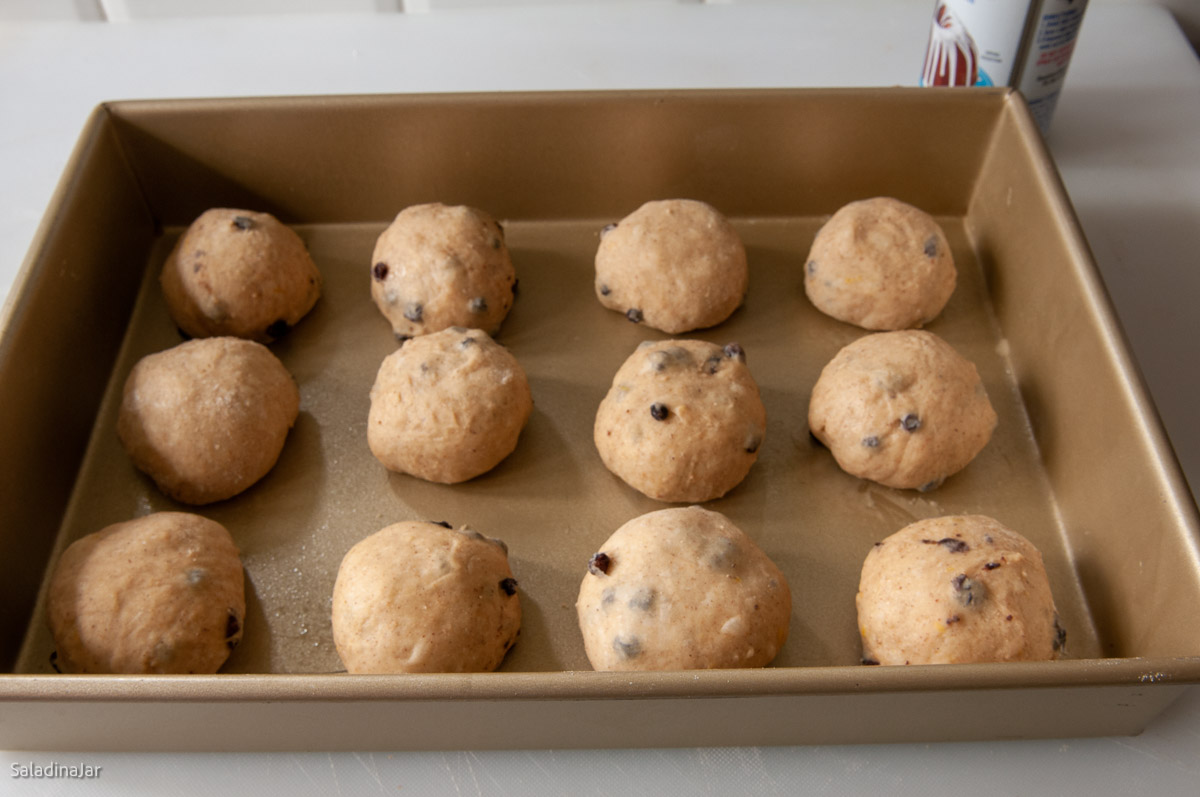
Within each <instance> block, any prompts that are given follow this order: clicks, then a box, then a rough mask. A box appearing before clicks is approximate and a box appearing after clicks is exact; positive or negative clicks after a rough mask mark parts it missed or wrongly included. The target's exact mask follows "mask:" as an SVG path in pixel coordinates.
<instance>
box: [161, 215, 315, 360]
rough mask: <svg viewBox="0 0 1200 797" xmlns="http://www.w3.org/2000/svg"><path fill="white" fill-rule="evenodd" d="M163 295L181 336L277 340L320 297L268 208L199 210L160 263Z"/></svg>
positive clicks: (305, 257) (304, 258)
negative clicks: (226, 336) (198, 214)
mask: <svg viewBox="0 0 1200 797" xmlns="http://www.w3.org/2000/svg"><path fill="white" fill-rule="evenodd" d="M160 281H161V283H162V289H163V295H164V296H165V297H166V301H167V309H168V310H169V311H170V313H171V317H172V318H173V319H174V320H175V323H176V324H177V325H178V326H179V328H180V330H182V331H183V332H184V333H186V334H187V335H189V336H191V337H193V338H208V337H217V336H222V335H233V336H235V337H239V338H249V339H251V340H257V341H259V342H260V343H270V342H271V341H273V340H275V339H276V338H279V337H281V336H282V335H284V334H285V333H287V332H288V330H290V329H291V328H292V327H293V326H295V325H296V324H297V323H298V322H299V321H300V319H301V318H303V317H304V316H305V315H306V314H307V313H308V311H309V310H311V309H312V307H313V305H314V304H316V302H317V299H318V297H320V295H321V274H320V272H318V271H317V267H316V264H314V263H313V261H312V257H310V256H309V254H308V250H307V249H305V247H304V242H303V241H301V240H300V236H298V235H297V234H296V233H295V232H294V231H292V229H291V228H289V227H286V226H284V225H283V224H281V223H280V222H279V221H278V220H277V219H276V218H275V217H274V216H272V215H271V214H269V213H255V212H254V211H251V210H234V209H230V208H213V209H211V210H207V211H205V212H204V213H202V214H201V215H200V217H199V218H197V219H196V220H195V221H194V222H192V224H191V226H190V227H188V229H187V231H186V232H184V234H183V235H182V236H181V237H180V239H179V240H178V241H177V242H176V244H175V248H174V249H172V250H171V254H170V255H168V256H167V261H166V263H165V264H163V270H162V275H161V277H160Z"/></svg>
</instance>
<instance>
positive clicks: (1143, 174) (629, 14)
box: [0, 0, 1200, 795]
mask: <svg viewBox="0 0 1200 797" xmlns="http://www.w3.org/2000/svg"><path fill="white" fill-rule="evenodd" d="M931 6H932V3H931V2H929V0H902V1H897V0H891V1H889V2H885V1H884V0H858V1H857V2H841V3H839V2H829V1H827V2H810V3H805V4H786V5H785V4H773V3H733V4H719V5H693V4H682V5H680V4H639V5H623V4H619V3H604V4H586V3H584V4H578V3H577V4H571V5H567V6H556V7H542V8H522V9H510V10H486V9H466V10H463V11H446V12H438V13H434V14H429V15H399V14H397V15H315V16H299V15H297V16H288V17H269V18H268V17H237V18H234V19H211V18H210V19H197V20H160V21H145V22H129V23H111V24H106V23H97V22H93V23H24V22H22V23H0V297H5V296H7V294H8V293H9V291H10V288H11V286H12V284H13V281H14V279H15V278H16V274H17V271H18V269H19V268H20V264H21V262H22V260H23V259H24V257H25V254H26V251H27V249H28V248H29V245H30V242H31V240H32V238H33V235H34V232H35V230H36V229H37V225H38V224H39V222H40V220H41V216H42V214H43V212H44V210H45V208H46V205H47V203H48V201H49V199H50V196H51V194H52V192H53V190H54V187H55V185H56V183H57V180H58V177H59V175H60V174H61V172H62V170H63V167H64V166H65V164H66V160H67V157H68V156H69V154H70V152H71V149H72V147H73V145H74V142H75V139H76V137H77V135H78V133H79V131H80V130H81V128H82V126H83V123H84V120H85V118H86V116H87V114H88V112H89V111H90V110H91V109H92V108H93V107H94V106H95V105H96V104H98V103H99V102H102V101H105V100H115V99H132V98H165V97H201V96H239V95H240V96H254V95H270V94H338V93H374V92H427V91H502V90H537V89H603V88H701V87H763V86H888V85H915V83H916V80H917V77H918V74H919V70H920V65H921V60H922V57H923V54H924V47H925V38H926V30H927V25H928V20H929V13H930V11H931ZM1048 143H1049V145H1050V149H1051V151H1052V153H1053V155H1054V157H1055V159H1056V161H1057V163H1058V166H1059V169H1060V171H1061V173H1062V177H1063V180H1064V182H1065V184H1066V186H1067V190H1068V192H1069V194H1070V197H1071V199H1072V202H1073V203H1074V205H1075V209H1076V212H1077V214H1078V216H1079V219H1080V221H1081V222H1082V225H1083V228H1084V231H1085V233H1086V235H1087V236H1088V239H1089V242H1090V244H1091V246H1092V249H1093V252H1094V254H1095V257H1096V260H1097V262H1098V264H1099V266H1100V270H1101V272H1102V273H1103V276H1104V278H1105V280H1106V283H1107V285H1108V286H1109V290H1110V292H1111V294H1112V296H1113V301H1114V303H1115V305H1116V307H1117V311H1118V314H1119V316H1120V318H1121V320H1122V323H1123V324H1124V327H1125V329H1126V333H1127V335H1128V338H1129V340H1130V343H1131V345H1132V348H1133V352H1134V355H1135V357H1136V358H1137V360H1138V362H1139V364H1140V366H1141V368H1142V370H1143V373H1144V375H1145V378H1146V381H1147V383H1148V385H1149V387H1150V390H1151V393H1152V394H1153V396H1154V399H1155V401H1156V403H1157V404H1158V407H1159V409H1160V412H1161V415H1162V417H1163V421H1164V424H1165V426H1166V428H1167V431H1168V434H1169V435H1170V437H1171V440H1172V442H1173V444H1174V446H1175V448H1176V451H1177V453H1178V455H1179V458H1180V460H1181V463H1182V465H1183V468H1184V471H1185V473H1186V474H1187V475H1188V477H1189V480H1190V482H1191V484H1192V485H1197V486H1200V421H1197V417H1196V415H1195V413H1194V409H1193V407H1194V404H1193V402H1194V400H1195V399H1194V397H1195V396H1197V395H1200V368H1197V363H1198V362H1200V356H1198V355H1200V313H1197V312H1196V310H1195V307H1194V305H1195V303H1196V301H1197V300H1198V299H1200V267H1198V266H1200V262H1198V261H1197V252H1200V61H1198V60H1197V58H1196V55H1195V53H1194V52H1193V51H1192V50H1191V48H1190V47H1189V46H1188V44H1187V42H1186V40H1185V39H1184V38H1183V35H1182V34H1181V33H1180V31H1179V28H1178V27H1177V26H1176V24H1175V23H1174V21H1173V19H1172V18H1171V17H1170V15H1169V14H1168V13H1167V12H1165V11H1163V10H1161V9H1157V8H1152V7H1151V8H1148V7H1145V6H1131V5H1120V4H1109V3H1105V2H1103V0H1093V2H1092V4H1091V7H1090V8H1089V10H1088V12H1087V17H1086V19H1085V21H1084V24H1083V29H1082V33H1081V36H1080V39H1079V43H1078V48H1077V51H1076V55H1075V58H1074V61H1073V62H1072V65H1071V69H1070V75H1069V77H1068V79H1067V85H1066V91H1065V93H1064V94H1063V97H1062V99H1061V101H1060V103H1059V108H1058V112H1057V116H1056V118H1055V121H1054V126H1053V128H1052V130H1051V132H1050V135H1049V136H1048ZM1193 493H1195V489H1193ZM0 710H2V707H0ZM29 762H33V763H37V764H41V765H45V764H48V763H51V762H58V763H72V762H83V763H88V764H91V765H98V766H101V767H102V771H101V775H100V776H99V777H97V778H95V779H92V780H87V781H64V780H61V779H60V780H21V779H14V778H12V777H11V772H12V769H11V767H12V764H14V763H17V764H27V763H29ZM0 767H2V769H3V771H0V793H3V794H21V795H24V794H39V795H41V794H77V793H78V794H85V793H86V794H113V795H116V794H121V795H131V794H146V795H162V794H200V793H204V794H211V793H232V794H239V793H264V794H273V793H280V794H284V793H287V794H293V793H319V794H397V793H403V794H422V795H424V794H521V795H529V794H566V793H570V794H628V795H634V794H656V795H661V794H721V795H726V794H792V793H819V794H824V793H837V794H842V793H847V792H849V793H865V792H868V791H870V792H884V793H891V794H900V795H918V794H921V795H924V794H940V793H950V792H952V791H953V792H955V793H957V792H959V791H962V790H964V789H965V790H967V791H968V792H969V793H973V794H1030V793H1054V794H1108V793H1132V792H1135V791H1136V792H1152V793H1154V794H1156V795H1158V794H1167V795H1170V794H1195V793H1196V788H1197V787H1196V783H1197V782H1200V689H1198V688H1195V687H1193V688H1192V689H1190V690H1189V691H1188V692H1187V693H1186V694H1185V696H1184V697H1183V698H1181V699H1180V700H1179V701H1177V702H1176V703H1175V704H1173V705H1172V706H1171V707H1170V708H1169V709H1168V710H1167V711H1166V712H1165V713H1164V714H1163V715H1162V716H1161V717H1159V718H1158V719H1157V720H1156V721H1155V722H1154V723H1153V724H1152V725H1151V726H1150V728H1149V729H1148V730H1147V731H1146V733H1144V734H1143V735H1141V736H1139V737H1135V738H1102V739H1082V740H1081V739H1066V740H1044V741H1028V742H994V743H967V744H943V745H890V746H867V745H862V746H847V747H793V748H766V749H763V748H720V749H699V750H631V751H608V752H597V751H528V752H525V751H521V752H487V753H482V752H446V753H404V752H396V753H378V752H377V753H373V754H372V753H361V754H352V753H347V754H324V753H296V754H220V755H216V754H187V755H183V754H180V755H145V754H138V753H122V754H114V753H102V754H92V753H81V754H78V755H71V754H62V753H54V754H51V753H29V752H0Z"/></svg>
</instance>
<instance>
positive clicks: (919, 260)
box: [804, 197, 958, 330]
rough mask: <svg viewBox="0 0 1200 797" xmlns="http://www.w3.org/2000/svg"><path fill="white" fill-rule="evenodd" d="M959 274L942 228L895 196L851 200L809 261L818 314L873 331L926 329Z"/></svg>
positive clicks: (808, 283) (807, 283) (809, 289)
mask: <svg viewBox="0 0 1200 797" xmlns="http://www.w3.org/2000/svg"><path fill="white" fill-rule="evenodd" d="M957 278H958V272H957V271H956V269H955V267H954V257H953V255H952V254H951V252H950V244H949V243H948V242H947V241H946V235H945V233H943V232H942V228H941V227H940V226H938V223H937V222H936V221H934V220H933V217H932V216H930V215H929V214H928V213H926V212H925V211H923V210H921V209H920V208H916V207H913V206H912V205H909V204H907V203H904V202H901V201H900V200H898V199H892V198H891V197H875V198H874V199H864V200H860V201H858V202H851V203H850V204H848V205H846V206H844V207H842V208H841V209H840V210H838V211H837V212H836V213H834V214H833V216H832V217H831V218H830V219H829V221H827V222H825V224H824V226H822V227H821V229H820V231H819V232H818V233H817V236H816V238H815V239H814V240H813V244H812V249H811V250H810V251H809V254H808V260H807V262H806V264H805V272H804V290H805V292H806V293H807V294H808V298H809V300H810V301H812V303H813V305H815V306H816V308H817V309H818V310H820V311H821V312H823V313H825V314H826V315H830V316H833V317H834V318H836V319H838V320H840V321H845V322H847V323H850V324H855V325H857V326H860V327H863V328H865V329H876V330H894V329H911V328H914V327H921V326H924V325H925V324H928V323H929V322H930V321H932V320H933V319H934V318H935V317H937V315H938V314H939V313H941V312H942V308H943V307H945V306H946V302H947V301H949V299H950V295H951V294H953V293H954V286H955V283H956V281H957Z"/></svg>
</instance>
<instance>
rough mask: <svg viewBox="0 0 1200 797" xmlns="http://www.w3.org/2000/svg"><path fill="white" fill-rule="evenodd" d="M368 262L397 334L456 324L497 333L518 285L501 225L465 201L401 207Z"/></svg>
mask: <svg viewBox="0 0 1200 797" xmlns="http://www.w3.org/2000/svg"><path fill="white" fill-rule="evenodd" d="M371 264H372V265H371V297H372V298H373V299H374V300H375V304H376V305H377V306H378V307H379V310H380V312H382V313H383V315H384V317H385V318H387V320H388V322H389V323H391V325H392V331H393V332H395V333H396V337H398V338H400V339H402V340H403V339H405V338H411V337H416V336H417V335H425V334H428V333H430V332H437V331H439V330H442V329H446V328H447V327H454V326H459V327H472V328H476V329H483V330H486V331H487V332H488V333H490V334H493V335H494V334H496V332H498V331H499V329H500V322H502V321H503V320H504V318H505V316H507V315H508V311H509V309H510V308H511V307H512V303H513V293H514V291H516V289H517V274H516V271H515V270H514V269H513V264H512V258H510V257H509V254H508V246H507V245H506V244H505V243H504V228H503V227H501V226H500V223H499V222H497V221H496V220H495V219H493V218H492V217H491V216H489V215H488V214H487V213H485V212H484V211H482V210H477V209H475V208H469V207H466V206H463V205H459V206H456V207H448V206H446V205H442V204H440V203H433V204H427V205H413V206H412V207H408V208H405V209H404V210H402V211H400V214H399V215H398V216H396V219H395V220H394V221H393V222H392V223H391V225H390V226H389V227H388V228H387V229H386V230H384V231H383V234H382V235H380V236H379V240H378V241H377V242H376V244H375V253H374V254H373V255H372V256H371Z"/></svg>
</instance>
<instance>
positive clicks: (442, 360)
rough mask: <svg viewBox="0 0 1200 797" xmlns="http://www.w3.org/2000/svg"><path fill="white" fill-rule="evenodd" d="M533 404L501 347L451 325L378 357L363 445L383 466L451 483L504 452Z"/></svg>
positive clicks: (509, 356)
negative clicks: (379, 364)
mask: <svg viewBox="0 0 1200 797" xmlns="http://www.w3.org/2000/svg"><path fill="white" fill-rule="evenodd" d="M532 411H533V398H532V396H531V394H530V392H529V382H528V380H527V379H526V378H525V372H524V370H522V368H521V365H520V363H518V362H517V360H516V358H515V357H513V356H512V354H511V353H509V351H508V349H506V348H504V347H503V346H501V345H500V344H499V343H496V342H495V341H494V340H492V339H491V338H490V337H488V334H487V333H486V332H483V331H482V330H478V329H462V328H461V327H451V328H450V329H444V330H442V331H441V332H434V333H432V334H430V335H422V336H421V337H417V338H413V339H412V340H410V341H408V342H406V343H404V344H403V345H402V346H401V347H400V348H399V349H397V350H396V351H394V352H392V354H390V355H388V357H387V358H386V359H384V361H383V364H382V365H381V366H380V367H379V373H378V375H377V376H376V377H375V385H374V386H373V387H372V388H371V410H370V414H369V415H368V417H367V444H368V445H369V446H370V448H371V453H373V454H374V455H375V457H376V459H378V460H379V461H380V462H381V463H383V465H384V467H386V468H387V469H388V470H393V471H397V472H399V473H408V474H411V475H413V476H417V477H419V478H422V479H425V480H427V481H432V482H441V483H442V484H455V483H457V482H462V481H466V480H467V479H472V478H474V477H476V476H478V475H480V474H481V473H485V472H487V471H489V470H491V469H492V468H494V467H495V466H496V465H498V464H500V461H501V460H502V459H504V458H505V457H507V456H508V455H509V454H511V453H512V452H513V449H515V448H516V447H517V438H518V437H519V436H520V434H521V429H522V428H524V426H525V422H526V421H527V420H528V419H529V414H530V413H531V412H532Z"/></svg>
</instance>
